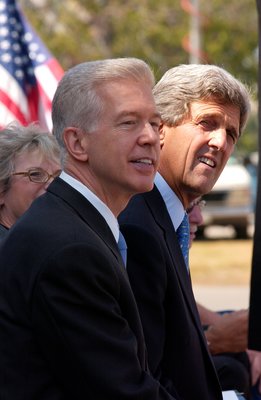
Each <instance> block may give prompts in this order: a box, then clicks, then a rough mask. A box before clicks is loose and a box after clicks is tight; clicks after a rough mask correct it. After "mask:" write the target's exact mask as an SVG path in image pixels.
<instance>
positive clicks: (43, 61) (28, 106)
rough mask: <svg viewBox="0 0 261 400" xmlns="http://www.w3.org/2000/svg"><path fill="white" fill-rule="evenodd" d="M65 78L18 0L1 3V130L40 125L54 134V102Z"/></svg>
mask: <svg viewBox="0 0 261 400" xmlns="http://www.w3.org/2000/svg"><path fill="white" fill-rule="evenodd" d="M62 75H63V70H62V68H61V66H60V65H59V63H58V62H57V60H56V59H55V58H54V57H53V56H52V55H51V54H50V53H49V51H48V50H47V49H46V47H45V46H44V44H43V43H42V41H41V40H40V38H39V37H38V36H37V35H36V33H35V32H34V31H33V29H32V28H31V27H30V25H29V23H28V21H27V20H26V19H25V17H24V15H23V14H22V11H21V10H20V9H19V8H18V5H17V4H16V2H15V0H0V126H2V127H3V126H5V125H6V124H8V123H9V122H11V121H14V120H16V121H19V122H20V123H21V124H22V125H27V124H28V123H30V122H35V121H36V122H38V123H39V124H40V125H41V126H42V127H43V128H47V129H49V130H51V128H52V123H51V102H52V98H53V95H54V92H55V90H56V87H57V83H58V81H59V80H60V79H61V77H62Z"/></svg>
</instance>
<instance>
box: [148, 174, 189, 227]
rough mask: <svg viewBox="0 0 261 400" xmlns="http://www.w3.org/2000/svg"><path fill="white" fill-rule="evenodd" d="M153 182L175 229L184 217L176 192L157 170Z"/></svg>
mask: <svg viewBox="0 0 261 400" xmlns="http://www.w3.org/2000/svg"><path fill="white" fill-rule="evenodd" d="M154 183H155V185H156V186H157V188H158V190H159V192H160V194H161V196H162V198H163V200H164V203H165V204H166V207H167V210H168V213H169V216H170V218H171V221H172V224H173V226H174V228H175V230H177V229H178V227H179V226H180V224H181V222H182V220H183V218H184V214H185V210H184V207H183V205H182V203H181V201H180V200H179V198H178V196H177V195H176V193H175V192H174V191H173V190H172V189H171V187H170V186H169V185H168V184H167V182H166V181H165V179H164V178H163V177H162V176H161V175H160V174H159V172H157V174H156V176H155V180H154Z"/></svg>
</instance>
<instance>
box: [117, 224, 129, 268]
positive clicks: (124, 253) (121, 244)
mask: <svg viewBox="0 0 261 400" xmlns="http://www.w3.org/2000/svg"><path fill="white" fill-rule="evenodd" d="M118 247H119V250H120V253H121V256H122V259H123V262H124V265H125V267H126V264H127V244H126V242H125V239H124V236H123V234H122V233H121V231H120V235H119V240H118Z"/></svg>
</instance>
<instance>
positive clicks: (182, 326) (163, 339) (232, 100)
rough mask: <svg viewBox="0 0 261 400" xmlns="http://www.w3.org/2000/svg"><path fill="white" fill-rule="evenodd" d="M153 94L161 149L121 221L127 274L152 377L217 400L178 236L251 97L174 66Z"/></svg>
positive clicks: (216, 72)
mask: <svg viewBox="0 0 261 400" xmlns="http://www.w3.org/2000/svg"><path fill="white" fill-rule="evenodd" d="M153 91H154V97H155V101H156V104H157V107H158V110H159V111H160V114H161V117H162V124H161V128H160V131H161V133H162V135H163V136H164V144H163V148H162V150H161V156H160V164H159V169H158V171H159V173H158V174H157V175H156V179H155V186H154V189H153V190H152V191H151V192H149V193H145V194H141V195H137V196H134V197H133V198H132V200H131V201H130V203H129V205H128V207H127V209H126V210H124V212H123V213H122V214H121V216H120V224H121V229H122V231H123V233H124V236H125V238H126V241H127V245H128V261H127V271H128V274H129V278H130V282H131V285H132V288H133V291H134V294H135V296H136V299H137V303H138V306H139V310H140V314H141V318H142V322H143V328H144V334H145V339H146V343H147V348H148V360H149V366H150V369H151V372H152V373H153V375H154V376H155V377H156V378H157V379H159V381H160V382H161V383H162V384H163V385H164V386H165V387H166V388H167V390H168V391H169V392H170V393H172V390H173V391H177V392H178V395H179V396H180V398H182V399H191V398H196V399H200V400H214V399H215V400H216V399H220V398H221V391H220V387H219V382H218V379H217V376H216V372H215V369H214V366H213V363H212V360H211V358H210V354H209V351H208V348H207V343H206V340H205V337H204V334H203V332H202V329H201V323H200V320H199V316H198V312H197V307H196V304H195V300H194V296H193V292H192V287H191V281H190V276H189V273H188V270H187V268H188V265H186V263H185V262H184V258H186V254H185V252H184V255H183V253H182V251H181V250H184V249H185V250H187V249H186V246H188V243H187V244H184V242H183V239H187V236H188V234H189V232H188V231H187V230H186V228H184V229H185V235H183V236H182V239H180V242H179V241H178V235H180V236H181V234H180V232H179V230H180V229H179V227H180V225H181V226H182V228H183V227H184V225H183V222H186V213H185V210H186V208H188V206H189V204H190V203H191V202H192V201H193V200H195V199H196V198H198V197H199V196H202V195H203V194H205V193H207V192H209V191H210V190H211V188H212V187H213V185H214V184H215V182H216V180H217V179H218V177H219V175H220V173H221V171H222V170H223V168H224V166H225V164H226V162H227V160H228V158H229V156H230V154H231V153H232V151H233V149H234V146H235V143H236V142H237V140H238V138H239V136H240V134H241V131H242V129H243V127H244V126H245V123H246V120H247V117H248V112H249V96H248V93H247V90H246V89H245V87H244V86H243V85H242V84H241V83H240V82H238V81H237V80H236V79H235V78H233V77H232V76H231V75H230V74H228V73H227V72H226V71H224V70H223V69H221V68H218V67H216V66H211V65H181V66H178V67H175V68H172V69H171V70H169V71H167V72H166V74H165V75H164V76H163V77H162V79H161V80H160V81H159V82H158V83H157V84H156V86H155V87H154V90H153ZM231 179H233V177H231ZM181 246H183V247H182V249H181ZM213 256H215V255H213Z"/></svg>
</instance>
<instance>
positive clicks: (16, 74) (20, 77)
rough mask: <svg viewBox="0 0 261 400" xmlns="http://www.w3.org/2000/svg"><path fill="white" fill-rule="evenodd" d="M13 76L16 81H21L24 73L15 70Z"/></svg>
mask: <svg viewBox="0 0 261 400" xmlns="http://www.w3.org/2000/svg"><path fill="white" fill-rule="evenodd" d="M15 76H16V78H17V79H20V80H21V79H23V77H24V72H23V70H21V69H17V70H16V71H15Z"/></svg>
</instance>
